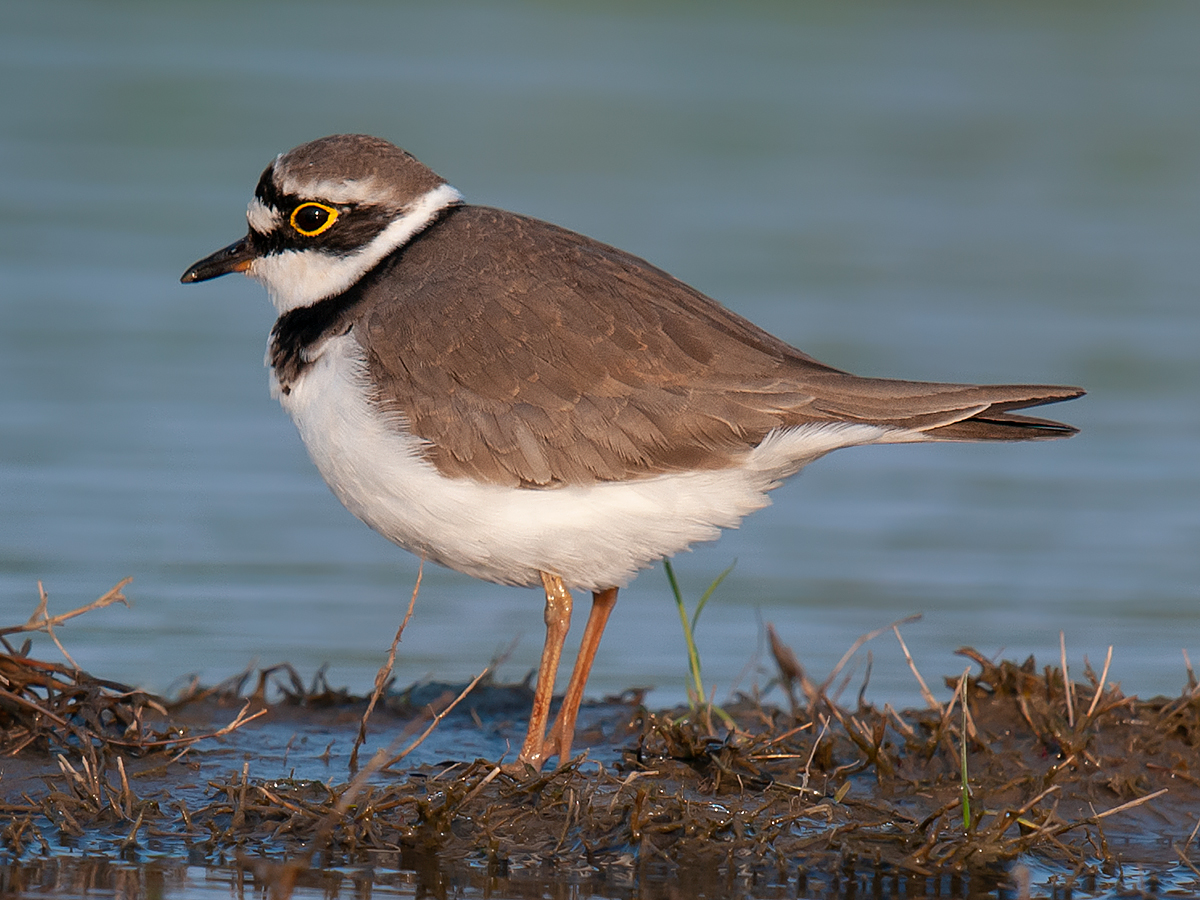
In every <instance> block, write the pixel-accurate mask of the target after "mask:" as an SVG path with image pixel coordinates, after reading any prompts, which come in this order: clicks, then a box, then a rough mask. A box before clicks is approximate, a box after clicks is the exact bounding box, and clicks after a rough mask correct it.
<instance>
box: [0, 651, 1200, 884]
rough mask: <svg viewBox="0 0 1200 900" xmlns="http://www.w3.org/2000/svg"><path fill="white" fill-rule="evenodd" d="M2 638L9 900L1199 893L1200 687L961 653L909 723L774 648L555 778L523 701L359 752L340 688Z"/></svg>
mask: <svg viewBox="0 0 1200 900" xmlns="http://www.w3.org/2000/svg"><path fill="white" fill-rule="evenodd" d="M4 649H5V651H6V652H4V653H3V654H0V893H4V894H8V893H13V894H22V893H26V894H28V893H39V894H50V895H55V896H76V895H78V896H82V895H84V894H89V893H94V892H96V891H97V890H99V891H101V892H115V893H118V894H120V895H122V896H166V895H173V896H192V895H197V896H199V895H200V894H203V893H204V891H202V890H199V889H198V888H197V881H196V879H197V878H200V879H201V881H202V882H203V883H204V884H207V885H209V886H211V885H213V884H216V885H218V887H219V889H220V890H221V891H222V892H223V896H228V895H229V892H230V890H235V891H238V892H244V891H247V890H255V891H258V892H259V893H261V892H263V891H266V892H267V893H268V894H270V895H271V896H279V897H283V896H287V895H289V894H290V893H291V892H293V891H302V892H311V891H315V892H319V893H320V894H321V895H322V896H334V895H338V894H341V893H346V892H349V893H350V894H351V895H353V896H359V895H362V896H367V895H370V894H380V893H382V894H383V895H389V894H392V893H396V894H398V895H401V896H413V895H416V896H434V897H445V896H474V895H476V894H478V895H480V896H496V897H500V896H583V897H586V896H606V897H607V896H613V897H681V896H687V897H715V896H723V897H725V896H734V897H737V896H746V897H798V896H799V897H808V896H812V897H845V898H853V897H859V896H866V897H934V896H937V897H982V896H990V897H1021V896H1055V897H1068V896H1074V897H1091V896H1157V895H1160V894H1161V895H1164V896H1165V895H1168V894H1170V895H1174V896H1187V895H1194V894H1197V893H1200V870H1198V869H1197V866H1196V862H1197V860H1200V849H1197V846H1196V831H1197V827H1198V822H1200V688H1198V687H1197V684H1196V680H1195V678H1194V677H1192V675H1191V673H1190V672H1189V673H1188V676H1187V677H1188V683H1187V686H1186V687H1185V689H1184V691H1183V693H1182V694H1181V696H1179V697H1176V698H1173V699H1167V698H1154V699H1149V700H1141V699H1138V698H1136V697H1127V696H1124V695H1123V694H1122V693H1121V692H1120V690H1119V688H1117V687H1116V686H1114V685H1113V684H1111V683H1110V682H1109V681H1108V680H1107V677H1106V676H1107V673H1106V672H1105V673H1102V674H1101V675H1099V676H1098V675H1097V674H1096V673H1095V672H1093V671H1092V670H1091V669H1090V668H1089V669H1088V670H1087V671H1085V673H1084V677H1083V679H1082V680H1081V681H1073V680H1072V679H1070V678H1066V677H1064V674H1063V671H1062V668H1061V666H1039V665H1038V664H1037V663H1035V661H1034V660H1032V659H1029V660H1026V661H1025V662H1023V663H1016V662H1008V661H1005V662H999V663H994V662H992V661H990V660H988V659H986V658H984V657H982V656H981V655H980V654H978V653H975V652H974V651H972V650H968V649H965V650H963V651H961V652H962V654H963V655H964V657H966V658H967V659H968V660H969V661H970V663H971V666H972V667H971V670H970V672H969V674H966V675H964V676H962V677H959V678H952V679H947V684H948V685H949V686H950V687H952V688H953V689H954V690H955V694H954V699H953V700H952V701H951V702H950V703H948V704H947V703H939V702H938V701H937V700H935V699H934V698H933V696H932V695H931V694H928V695H927V701H928V702H927V707H926V708H924V709H917V710H904V711H896V710H893V709H892V708H891V707H890V706H887V705H885V706H884V707H883V708H882V709H880V708H876V707H875V706H872V705H869V704H866V703H864V702H862V700H861V699H860V700H859V701H858V702H857V704H854V705H844V704H843V705H838V704H836V703H834V702H832V700H831V699H830V697H829V693H828V687H829V685H828V684H825V685H816V684H813V683H811V682H810V681H809V680H808V679H807V678H806V677H805V674H804V672H803V669H802V667H801V666H800V663H799V662H798V661H797V660H796V659H795V657H794V656H793V655H792V654H791V652H790V650H788V648H787V647H786V646H784V645H783V644H782V643H781V642H779V641H778V639H777V638H774V636H773V651H774V655H775V659H776V662H777V664H778V666H779V678H778V679H777V682H778V688H779V689H777V690H774V691H773V692H772V693H771V694H770V695H768V696H770V697H773V698H774V699H775V701H776V702H768V700H767V699H765V698H759V697H747V696H744V697H741V698H739V700H738V701H737V702H736V703H733V704H731V705H728V706H725V707H724V708H723V709H718V708H704V707H700V708H696V709H688V708H680V709H674V710H650V709H647V708H646V707H645V706H644V705H643V703H642V702H641V701H642V698H641V696H640V695H639V694H637V693H636V692H635V693H631V694H629V695H627V696H624V697H617V698H610V699H608V700H605V701H604V702H600V703H592V704H588V705H587V706H585V707H584V709H583V714H582V716H581V721H580V729H579V733H578V736H577V740H576V745H577V746H579V747H587V748H589V749H588V750H587V752H586V753H581V754H580V755H579V756H578V757H576V758H575V759H572V760H569V761H567V763H566V764H565V765H563V766H561V767H559V768H557V769H552V768H550V767H549V766H548V767H547V768H546V770H545V771H543V772H533V771H530V770H527V769H526V770H522V769H519V768H517V767H516V766H515V765H514V764H513V763H512V760H513V758H514V757H515V750H516V747H518V746H519V744H520V740H521V737H522V732H523V727H524V716H525V715H526V714H527V711H528V708H529V702H530V698H531V691H530V688H529V686H528V684H517V685H500V684H493V683H489V682H487V681H486V680H483V681H481V682H480V683H478V684H476V685H475V686H474V687H473V689H472V690H470V691H469V692H467V691H464V687H465V686H463V685H441V684H421V685H414V686H411V687H409V688H407V689H404V690H396V689H394V688H393V689H391V690H389V691H388V692H386V693H385V694H383V696H382V698H381V699H380V700H379V702H378V703H377V704H376V705H375V706H374V708H373V709H372V710H371V712H370V716H369V717H367V718H366V720H365V733H364V734H363V737H364V738H365V739H364V740H362V741H361V747H360V746H358V744H359V743H360V741H359V738H360V730H362V729H364V716H365V714H366V713H367V710H368V704H369V701H368V699H367V698H363V697H355V696H351V695H349V694H348V693H346V692H345V691H341V690H335V689H333V688H331V687H330V686H329V685H328V684H327V683H326V682H325V680H324V678H323V677H322V676H321V675H320V674H319V673H318V675H317V677H315V678H313V679H312V680H311V683H306V682H304V681H302V680H301V678H300V676H299V675H298V674H297V673H295V672H294V671H292V670H291V669H290V668H289V667H287V666H281V667H276V668H273V669H267V670H262V671H254V672H246V673H242V674H241V675H240V676H238V677H236V678H233V679H230V681H228V682H226V683H224V684H222V685H218V686H215V687H211V688H204V687H201V686H199V685H192V686H190V687H189V688H188V689H187V690H186V691H184V692H183V693H182V694H181V695H180V696H178V697H175V698H171V699H165V698H159V697H153V696H151V695H149V694H146V693H143V692H139V691H131V690H128V689H126V688H125V687H123V686H122V685H119V684H115V683H113V682H109V681H105V680H103V679H100V678H95V677H93V676H91V675H88V674H86V673H83V672H79V671H77V670H75V669H74V668H73V667H72V666H70V665H68V664H59V663H50V662H45V661H41V660H35V659H31V658H29V657H28V656H27V655H26V654H25V653H23V652H22V649H21V648H19V647H13V646H11V645H7V644H6V646H5V648H4ZM456 700H457V703H456V704H455V705H454V708H453V709H452V710H451V711H450V712H448V713H446V712H444V711H445V710H446V709H447V708H448V707H449V706H450V705H451V704H452V703H454V702H455V701H456ZM197 873H199V874H197ZM189 878H190V879H191V881H190V882H189V880H188V879H189Z"/></svg>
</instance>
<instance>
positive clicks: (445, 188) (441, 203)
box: [246, 184, 462, 315]
mask: <svg viewBox="0 0 1200 900" xmlns="http://www.w3.org/2000/svg"><path fill="white" fill-rule="evenodd" d="M461 201H462V194H460V193H459V192H458V191H457V190H455V189H454V188H453V187H451V186H450V185H448V184H441V185H438V186H437V187H436V188H434V189H433V190H431V191H429V192H428V193H427V194H424V195H422V196H421V197H419V198H418V199H417V200H416V202H414V203H413V204H411V205H410V206H409V207H407V209H406V210H405V211H404V213H403V214H402V215H401V216H400V217H399V218H397V219H396V220H395V221H393V222H392V224H390V225H389V226H388V227H387V228H385V229H384V230H383V231H381V232H380V233H379V234H378V235H376V237H375V239H374V240H372V241H371V242H370V243H369V244H367V245H366V246H364V247H363V248H362V249H360V250H358V251H356V252H354V253H351V254H350V255H348V256H335V255H332V254H329V253H325V252H323V251H320V250H285V251H284V252H282V253H272V254H270V255H268V256H263V257H260V258H259V259H256V260H254V262H252V263H251V264H250V267H249V268H248V269H247V270H246V274H247V275H249V276H250V277H251V278H253V279H255V280H256V281H259V282H261V283H262V284H263V286H264V287H266V289H267V294H268V296H269V297H270V298H271V303H272V304H273V305H274V306H275V309H276V310H277V311H278V312H279V314H280V315H282V314H283V313H285V312H288V311H290V310H293V309H297V308H299V307H301V306H311V305H312V304H314V303H316V302H317V301H318V300H323V299H325V298H326V297H332V296H334V295H336V294H340V293H342V291H344V290H346V289H347V288H349V287H350V286H351V285H352V284H354V283H355V282H356V281H358V280H359V279H360V278H362V277H363V275H365V274H366V273H367V272H369V271H370V270H371V269H372V268H374V267H375V265H376V264H377V263H378V262H379V261H380V260H381V259H383V258H384V257H385V256H387V255H388V254H389V253H391V252H392V251H393V250H396V249H397V248H399V247H403V246H404V245H405V244H407V243H408V242H409V241H410V240H412V238H413V237H414V236H415V235H416V234H417V233H418V232H420V231H421V230H422V229H424V228H425V226H427V225H428V224H429V223H430V222H432V221H433V219H434V218H435V217H436V216H437V214H438V213H440V212H441V211H442V210H444V209H446V207H448V206H452V205H454V204H455V203H459V202H461Z"/></svg>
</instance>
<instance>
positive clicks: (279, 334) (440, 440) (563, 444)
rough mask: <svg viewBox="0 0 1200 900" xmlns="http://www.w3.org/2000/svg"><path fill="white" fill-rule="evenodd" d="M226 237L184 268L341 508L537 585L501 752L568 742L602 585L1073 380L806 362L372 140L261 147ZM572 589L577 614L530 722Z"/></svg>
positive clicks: (505, 580)
mask: <svg viewBox="0 0 1200 900" xmlns="http://www.w3.org/2000/svg"><path fill="white" fill-rule="evenodd" d="M246 219H247V223H248V226H249V228H248V231H247V233H246V235H245V236H244V237H242V238H240V239H239V240H237V241H235V242H234V243H232V244H230V245H228V246H227V247H224V248H223V249H221V250H218V251H216V252H215V253H213V254H211V255H209V256H207V257H205V258H204V259H201V260H200V261H199V262H196V263H195V264H194V265H192V266H191V267H189V268H188V269H187V271H186V272H185V273H184V274H183V276H182V278H181V281H182V282H183V283H193V282H201V281H206V280H208V279H211V278H215V277H217V276H220V275H225V274H228V273H232V272H240V273H244V274H245V275H248V276H249V277H251V278H253V279H255V280H256V281H258V282H260V283H261V284H263V285H264V286H265V287H266V289H267V293H268V295H269V298H270V301H271V303H272V304H273V305H274V307H275V310H276V312H277V318H276V320H275V323H274V326H273V327H272V329H271V333H270V338H269V342H268V349H267V364H268V366H269V369H270V381H271V389H272V394H273V395H274V396H275V397H276V398H277V399H278V400H279V402H280V403H281V405H282V406H283V408H284V409H285V410H286V411H287V412H288V413H289V415H290V416H291V418H292V419H293V421H294V422H295V425H296V427H297V429H298V430H299V432H300V436H301V438H302V439H303V441H304V444H305V445H306V447H307V449H308V453H309V455H310V456H311V458H312V460H313V462H314V463H315V465H316V467H317V469H318V470H319V471H320V473H321V475H322V476H323V477H324V479H325V481H326V482H327V483H328V485H329V487H330V488H331V489H332V491H333V493H334V494H335V495H336V496H337V497H338V499H339V500H341V502H342V503H343V504H344V505H345V506H346V507H347V509H349V511H350V512H351V513H353V514H354V515H355V516H357V517H358V518H359V519H361V520H362V521H363V522H365V523H366V524H367V525H369V526H370V527H371V528H373V529H374V530H376V531H377V532H379V533H380V534H382V535H383V536H384V537H386V538H388V539H389V540H391V541H393V542H394V543H396V544H398V545H399V546H401V547H403V548H405V549H406V550H409V551H411V552H412V553H414V554H416V555H417V556H418V557H420V558H421V559H422V560H429V561H433V562H436V563H440V564H441V565H444V566H448V567H449V568H451V569H456V570H458V571H460V572H464V573H466V574H467V575H471V576H474V577H476V578H479V579H483V580H485V581H489V582H495V583H499V584H504V585H521V586H532V587H538V586H540V587H541V588H542V590H543V592H544V594H545V607H544V615H545V623H546V638H545V642H544V646H543V649H542V654H541V659H540V663H539V666H538V672H537V681H536V684H535V688H534V697H533V705H532V709H531V711H530V716H529V722H528V727H527V730H526V734H525V739H524V742H523V744H522V747H521V750H520V752H519V754H518V756H517V758H516V760H517V763H518V764H519V765H520V766H523V767H525V768H526V770H528V769H532V770H534V771H537V770H540V769H541V768H542V767H543V766H544V765H545V763H546V762H547V761H548V760H549V759H551V758H554V757H557V758H558V764H559V765H564V764H566V763H567V762H568V761H569V760H570V758H571V748H572V742H573V738H574V731H575V721H576V717H577V714H578V710H579V705H580V702H581V700H582V698H583V692H584V688H585V686H586V684H587V680H588V674H589V672H590V670H591V667H592V662H593V660H594V658H595V654H596V650H597V647H598V646H599V643H600V638H601V635H602V633H603V631H604V628H605V625H606V623H607V621H608V618H609V615H610V613H611V612H612V610H613V607H614V605H615V604H616V600H617V592H618V590H619V589H620V588H621V587H624V586H625V585H627V584H628V582H629V581H630V580H631V579H632V578H633V577H634V575H635V574H636V573H637V572H638V571H639V570H641V569H644V568H646V567H648V566H650V565H652V564H654V563H655V562H657V561H658V560H661V559H663V558H666V557H670V556H672V555H673V554H675V553H678V552H680V551H682V550H684V549H686V548H688V547H689V546H690V545H692V544H694V543H696V542H699V541H708V540H713V539H715V538H716V537H717V536H718V535H719V533H720V531H721V529H724V528H732V527H735V526H737V525H738V524H739V522H740V521H741V520H742V518H743V517H745V516H746V515H748V514H749V513H751V512H753V511H755V510H757V509H760V508H762V507H764V506H766V505H767V504H768V503H769V499H768V497H767V493H768V492H769V491H770V490H772V489H773V488H775V487H777V486H779V485H780V484H781V483H782V482H783V481H784V479H786V478H787V477H789V476H791V475H793V474H795V473H796V472H798V471H799V470H800V469H801V468H802V467H804V466H805V465H807V464H808V463H810V462H813V461H814V460H816V459H818V458H819V457H821V456H824V455H825V454H827V453H829V452H831V451H833V450H837V449H839V448H843V447H851V446H861V445H867V444H894V443H911V442H923V441H1023V440H1039V439H1049V438H1062V437H1067V436H1069V435H1071V434H1074V433H1076V432H1077V429H1076V428H1074V427H1072V426H1070V425H1066V424H1062V423H1059V422H1055V421H1051V420H1048V419H1041V418H1034V417H1031V416H1028V415H1024V414H1020V413H1018V412H1016V411H1017V410H1022V409H1025V408H1027V407H1034V406H1039V405H1041V404H1046V403H1054V402H1058V401H1063V400H1070V399H1072V398H1075V397H1078V396H1080V395H1081V394H1083V391H1082V390H1081V389H1079V388H1076V387H1062V386H1052V385H971V384H942V383H928V382H916V381H901V380H891V379H882V378H865V377H859V376H856V375H852V374H850V373H848V372H845V371H842V370H839V369H836V368H833V367H832V366H828V365H825V364H824V363H821V362H818V361H817V360H816V359H814V358H812V357H811V356H808V355H806V354H804V353H802V352H801V351H799V350H797V349H796V348H794V347H792V346H791V345H789V344H788V343H786V342H784V341H782V340H780V339H779V338H777V337H774V336H773V335H771V334H769V333H768V332H766V331H764V330H763V329H761V328H759V327H758V326H756V325H754V324H752V323H751V322H750V321H748V320H747V319H745V318H743V317H742V316H740V315H738V314H737V313H735V312H733V311H731V310H729V309H727V308H726V307H724V306H722V305H721V304H720V303H718V302H717V301H715V300H712V299H710V298H709V297H707V296H705V295H704V294H702V293H700V292H699V291H697V290H695V289H693V288H691V287H689V286H688V285H687V284H685V283H683V282H682V281H680V280H678V279H676V278H674V277H672V276H671V275H669V274H667V273H666V272H664V271H663V270H661V269H659V268H656V267H655V266H653V265H651V264H650V263H648V262H646V261H645V260H643V259H640V258H638V257H637V256H634V255H632V254H630V253H627V252H625V251H623V250H619V249H617V248H616V247H613V246H609V245H607V244H604V243H601V242H599V241H596V240H593V239H591V238H588V237H585V236H583V235H580V234H577V233H574V232H572V231H569V230H566V229H563V228H560V227H557V226H555V225H552V224H549V223H547V222H543V221H540V220H538V219H534V218H530V217H527V216H524V215H519V214H516V213H512V212H506V211H504V210H500V209H494V208H490V207H486V206H477V205H472V204H469V203H467V202H465V200H464V198H463V195H462V194H461V193H460V192H459V191H458V190H456V189H455V188H454V187H452V186H451V185H450V184H449V182H447V181H446V180H445V179H444V178H442V177H441V176H439V175H437V174H435V173H434V172H433V171H432V170H431V169H430V168H428V167H426V166H425V165H424V164H422V163H421V162H419V161H418V160H417V159H416V158H415V157H414V156H412V155H411V154H409V153H408V152H406V151H404V150H402V149H401V148H399V147H397V146H395V145H394V144H392V143H390V142H388V141H386V140H383V139H381V138H377V137H372V136H369V135H362V134H338V135H332V136H329V137H324V138H320V139H318V140H314V141H311V142H309V143H306V144H302V145H301V146H299V147H296V148H295V149H293V150H290V151H288V152H286V153H282V154H280V155H278V156H277V157H276V158H275V159H274V160H273V161H272V162H271V163H270V165H268V166H267V167H266V169H265V170H264V171H263V173H262V175H261V177H260V178H259V180H258V184H257V187H256V188H255V190H254V196H253V198H252V199H251V200H250V203H249V206H248V209H247V213H246ZM572 590H578V591H590V592H591V594H592V605H591V609H590V614H589V617H588V621H587V624H586V626H585V629H584V632H583V636H582V639H581V643H580V650H579V653H578V655H577V657H576V662H575V665H574V669H573V671H572V674H571V676H570V679H569V681H568V684H567V688H566V692H565V694H564V695H563V699H562V702H561V705H560V708H559V712H558V715H557V717H556V719H555V721H554V723H553V724H552V725H551V726H550V727H549V732H547V725H548V720H549V715H550V711H551V704H552V699H553V696H554V688H555V681H556V676H557V671H558V666H559V659H560V657H561V654H562V648H563V643H564V641H565V638H566V635H567V631H568V629H569V627H570V619H571V611H572V605H573V600H572V594H571V591H572Z"/></svg>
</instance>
